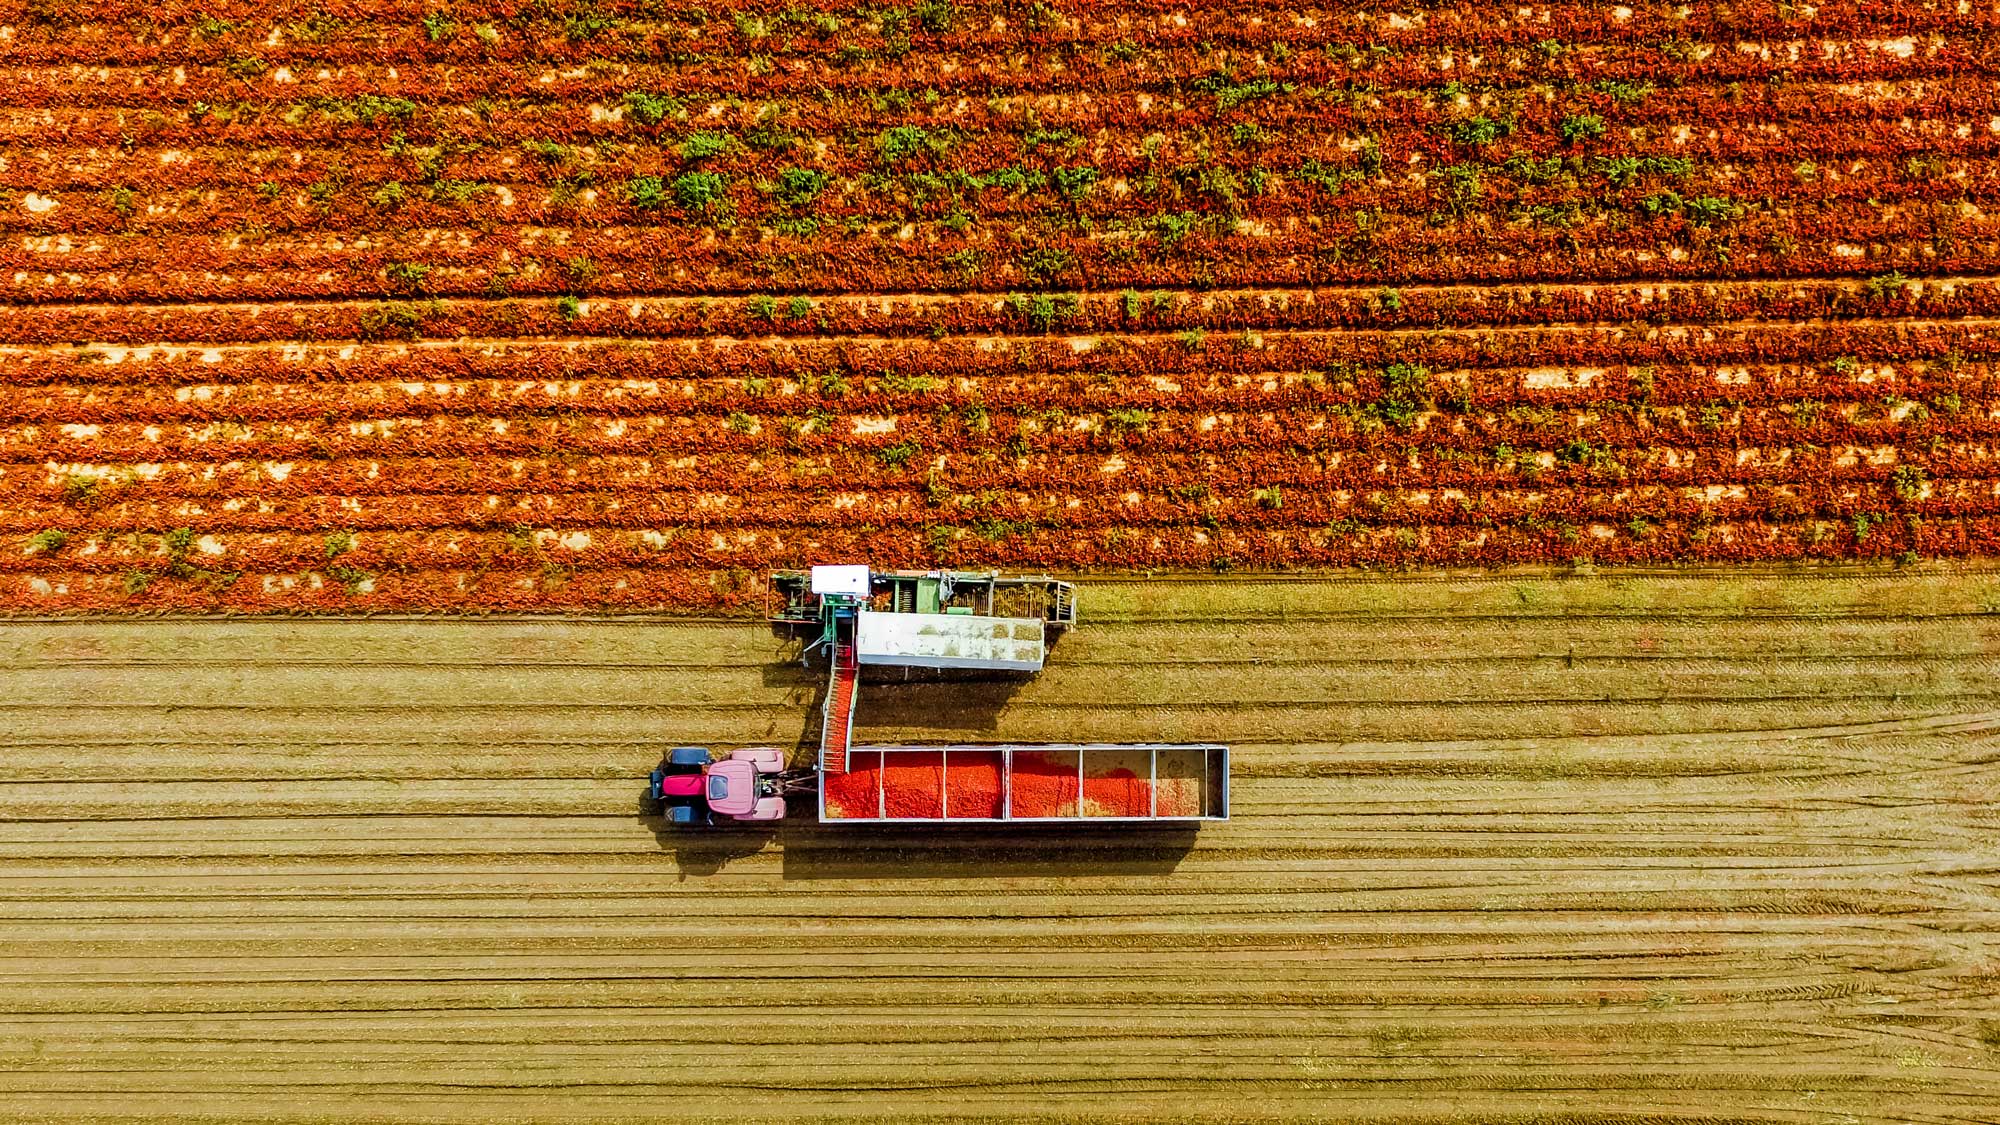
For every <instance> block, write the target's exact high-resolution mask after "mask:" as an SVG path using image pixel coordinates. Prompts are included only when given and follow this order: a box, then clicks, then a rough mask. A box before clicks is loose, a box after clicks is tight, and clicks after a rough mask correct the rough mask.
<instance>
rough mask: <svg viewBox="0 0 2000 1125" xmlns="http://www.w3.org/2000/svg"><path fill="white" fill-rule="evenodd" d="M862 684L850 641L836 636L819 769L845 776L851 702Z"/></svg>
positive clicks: (850, 722) (820, 747)
mask: <svg viewBox="0 0 2000 1125" xmlns="http://www.w3.org/2000/svg"><path fill="white" fill-rule="evenodd" d="M860 681H861V663H860V657H859V654H858V653H857V652H856V651H855V648H854V644H853V642H852V640H851V639H846V638H841V637H838V636H836V637H835V638H834V643H833V677H832V681H831V682H830V683H829V684H828V686H827V691H826V714H825V716H824V718H823V719H822V721H821V724H820V732H819V754H820V768H821V769H823V770H825V771H826V772H827V773H846V772H847V744H848V741H849V739H850V738H851V737H852V733H853V730H854V698H855V696H856V694H857V691H856V689H857V688H858V687H859V686H860Z"/></svg>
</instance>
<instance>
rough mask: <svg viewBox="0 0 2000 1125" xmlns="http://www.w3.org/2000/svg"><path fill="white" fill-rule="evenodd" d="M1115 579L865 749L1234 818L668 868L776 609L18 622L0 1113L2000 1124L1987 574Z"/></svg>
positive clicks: (968, 833)
mask: <svg viewBox="0 0 2000 1125" xmlns="http://www.w3.org/2000/svg"><path fill="white" fill-rule="evenodd" d="M1084 595H1085V599H1086V600H1085V602H1084V616H1085V620H1086V622H1087V625H1086V627H1084V628H1083V629H1081V630H1079V631H1078V632H1076V633H1075V634H1073V635H1071V636H1069V637H1067V638H1066V639H1064V640H1063V641H1062V642H1061V643H1060V644H1059V645H1058V646H1057V648H1056V650H1055V653H1054V655H1053V658H1052V660H1051V662H1050V665H1049V669H1048V671H1047V672H1046V673H1045V674H1044V675H1043V676H1042V677H1041V678H1039V679H1037V680H1035V681H1034V682H1032V683H1028V684H1024V685H1019V686H1017V687H1015V688H1013V689H1012V690H1005V689H1002V688H1000V687H997V686H993V687H981V688H977V689H972V690H963V691H959V690H952V689H945V688H941V687H939V686H938V685H930V684H917V685H911V686H908V687H904V686H900V685H899V686H894V687H876V688H873V689H864V695H863V698H862V704H861V709H860V723H861V731H862V734H863V735H864V736H865V737H868V738H884V739H887V738H897V739H900V738H913V739H914V738H926V737H928V738H949V739H952V740H955V741H989V740H993V741H997V740H1018V741H1036V740H1041V739H1045V738H1048V737H1050V736H1051V735H1055V734H1060V735H1063V736H1074V735H1076V734H1078V733H1079V732H1089V733H1090V734H1091V735H1093V736H1101V737H1104V738H1110V739H1133V738H1162V739H1216V740H1221V741H1228V742H1231V743H1233V744H1234V747H1235V757H1234V760H1235V765H1236V778H1235V785H1234V812H1235V818H1234V819H1233V820H1231V821H1230V822H1229V823H1227V824H1223V825H1214V826H1210V827H1208V828H1205V829H1204V830H1202V831H1201V832H1200V833H1199V835H1193V834H1163V833H1157V832H1136V833H1135V832H1130V831H1109V832H1104V831H1100V832H1085V831H1081V830H1061V831H1056V832H1044V831H1029V830H1022V829H1018V828H1017V829H1008V830H1005V831H997V832H996V831H994V830H972V829H955V830H954V829H949V828H943V827H940V828H937V829H933V830H930V831H926V832H916V831H908V830H885V829H870V828H867V827H866V826H853V827H842V826H833V827H825V828H820V827H815V826H812V825H807V824H788V825H785V826H784V827H782V828H781V829H779V830H777V831H775V832H770V833H753V832H749V831H727V832H722V833H720V834H717V835H713V836H702V837H698V838H693V839H684V838H682V837H679V836H675V835H672V834H671V833H668V832H667V831H665V830H664V829H663V828H662V826H661V825H659V824H658V823H657V822H655V821H651V820H648V819H645V818H642V817H640V816H639V815H638V800H637V798H638V792H639V788H640V784H641V779H642V777H643V775H644V773H645V771H646V769H647V768H649V767H650V766H651V764H652V763H653V762H654V761H656V760H657V759H658V757H659V755H660V752H661V748H662V746H663V745H666V744H670V743H678V742H713V743H735V742H749V741H755V742H778V743H783V744H791V743H792V742H793V741H794V740H795V739H796V738H797V737H798V735H799V733H800V732H801V731H804V730H807V729H808V728H810V727H812V725H813V724H812V721H811V716H810V714H809V706H810V703H811V699H812V695H813V691H814V688H815V681H814V680H813V679H812V678H811V677H809V676H807V675H806V674H805V673H803V672H802V671H800V670H798V669H797V668H796V667H795V666H792V665H789V664H785V663H782V661H783V659H784V654H783V653H782V652H781V650H780V647H779V645H778V643H777V642H776V641H775V640H774V639H773V638H772V637H770V636H769V635H768V634H767V633H765V632H763V631H762V630H761V629H758V628H756V627H752V626H750V625H746V624H742V623H713V622H692V621H664V622H662V621H637V620H631V621H611V620H605V621H584V622H578V621H556V620H501V619H486V620H470V621H466V620H461V621H398V620H371V621H342V620H333V619H317V620H294V621H260V622H248V621H220V620H204V621H68V622H46V621H44V622H34V621H17V622H12V623H8V624H5V625H0V716H4V717H0V814H4V820H0V1106H4V1109H0V1115H4V1116H6V1117H9V1118H13V1119H20V1118H36V1117H42V1116H46V1117H51V1118H53V1117H63V1118H72V1119H73V1118H105V1119H109V1118H117V1117H126V1118H132V1119H141V1118H143V1119H148V1120H157V1119H159V1118H160V1117H162V1116H164V1115H169V1114H185V1115H201V1116H205V1117H213V1118H230V1117H239V1116H246V1115H259V1116H270V1117H286V1118H299V1119H314V1120H324V1121H334V1120H339V1121H349V1120H357V1119H367V1118H371V1117H390V1116H417V1115H421V1116H423V1117H426V1118H434V1119H438V1120H446V1121H466V1122H473V1121H480V1122H485V1121H495V1120H515V1119H521V1118H526V1117H550V1118H593V1117H601V1118H624V1119H641V1118H644V1119H659V1118H660V1117H661V1116H663V1115H672V1116H676V1117H694V1118H701V1117H709V1116H712V1117H715V1118H717V1119H721V1118H730V1119H736V1118H738V1117H741V1116H748V1117H750V1118H779V1117H783V1118H788V1119H799V1118H817V1117H850V1118H868V1119H878V1118H882V1117H885V1116H892V1113H891V1110H892V1109H893V1110H894V1111H895V1114H907V1115H928V1116H933V1117H951V1116H960V1115H962V1116H967V1117H981V1116H987V1117H997V1116H1016V1115H1022V1114H1028V1113H1047V1112H1062V1113H1068V1114H1070V1115H1072V1117H1073V1118H1075V1119H1079V1120H1082V1119H1089V1118H1093V1117H1098V1116H1111V1115H1123V1116H1128V1117H1149V1118H1155V1119H1158V1120H1162V1121H1170V1120H1187V1119H1191V1118H1208V1119H1221V1118H1228V1119H1232V1120H1244V1119H1261V1118H1271V1119H1308V1118H1310V1119H1316V1120H1326V1119H1341V1120H1347V1119H1369V1120H1388V1119H1394V1120H1408V1121H1415V1120H1420V1119H1421V1120H1432V1121H1434V1120H1442V1119H1452V1120H1463V1121H1475V1120H1476V1121H1491V1120H1508V1119H1516V1118H1524V1117H1526V1116H1527V1115H1532V1114H1540V1115H1544V1116H1543V1117H1540V1118H1537V1120H1552V1119H1558V1118H1559V1119H1561V1120H1565V1121H1616V1120H1630V1119H1637V1118H1644V1119H1646V1120H1662V1119H1670V1118H1671V1119H1681V1118H1686V1119H1691V1120H1701V1121H1741V1120H1756V1121H1772V1122H1799V1123H1804V1122H1822V1121H1864V1122H1908V1121H1927V1122H1990V1121H1993V1120H1995V1118H1996V1100H1995V1096H1994V1091H1995V1090H1996V1089H2000V1015H1997V1014H1996V1009H1995V993H1996V988H1995V979H1996V965H2000V937H1996V932H1995V931H1996V927H2000V879H1996V875H1995V866H1994V858H1993V857H1994V855H1995V843H1994V841H1995V839H1996V838H2000V836H1997V835H1996V834H1997V833H2000V814H1996V811H1995V808H1994V805H1993V797H1994V793H1995V792H1996V788H2000V786H1996V781H2000V777H1996V773H1995V768H1996V767H1995V751H1994V746H1995V733H1994V732H1995V729H1996V725H2000V676H1996V673H1997V672H2000V574H1995V573H1991V572H1980V571H1972V572H1964V573H1958V574H1949V575H1939V574H1932V575H1918V574H1907V573H1905V574H1900V575H1887V574H1876V575H1865V576H1864V575H1853V574H1847V575H1839V576H1835V575H1820V576H1804V577H1800V576H1765V577H1745V576H1741V575H1738V576H1696V575H1689V576H1680V577H1661V576H1652V577H1643V576H1623V577H1618V578H1615V579H1614V578H1588V577H1576V578H1564V579H1547V578H1518V579H1508V578H1487V579H1428V578H1423V577H1417V578H1412V579H1408V580H1405V581H1399V582H1348V583H1329V582H1296V581H1276V580H1272V581H1266V580H1245V581H1241V582H1235V583H1227V584H1219V583H1201V582H1177V583H1142V582H1137V581H1133V582H1106V581H1099V582H1093V583H1091V584H1089V585H1088V586H1086V587H1085V590H1084ZM1218 623H1220V624H1218Z"/></svg>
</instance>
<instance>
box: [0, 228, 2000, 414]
mask: <svg viewBox="0 0 2000 1125" xmlns="http://www.w3.org/2000/svg"><path fill="white" fill-rule="evenodd" d="M562 252H563V251H562V250H560V249H559V250H556V251H555V252H554V254H553V255H552V256H559V255H560V254H561V253H562ZM552 305H553V302H548V303H529V302H525V301H496V300H490V299H484V300H462V299H424V300H412V299H406V300H402V301H393V302H365V303H364V302H355V303H340V304H336V303H327V302H315V303H311V304H300V305H295V306H289V307H287V306H283V305H280V306H278V307H275V308H274V307H271V306H256V305H233V306H232V305H216V306H206V307H202V308H199V309H190V308H186V307H184V306H180V305H164V306H147V305H144V304H123V305H101V306H84V307H77V306H57V307H52V308H36V307H28V306H12V307H6V308H0V324H5V325H6V327H7V332H6V333H5V335H6V337H7V338H8V339H9V340H10V342H12V343H14V344H17V345H19V344H28V343H32V342H36V341H38V340H39V341H44V342H58V341H59V342H63V343H68V342H71V341H77V340H91V341H98V342H100V345H101V346H98V345H80V346H77V347H74V348H53V349H48V350H41V349H33V348H25V347H17V348H14V349H12V350H9V351H6V352H4V353H0V355H4V358H5V360H6V362H5V363H4V364H0V383H4V384H13V385H27V384H34V383H46V382H63V381H74V382H78V383H94V382H138V381H146V380H156V381H157V380H169V379H171V380H176V381H200V382H225V383H227V382H241V381H245V380H246V379H250V378H258V377H262V378H280V379H291V378H298V377H301V376H300V374H298V373H301V372H303V373H306V374H305V377H309V378H311V379H313V380H315V381H337V380H364V379H383V380H390V381H410V380H411V379H412V378H414V379H416V380H417V381H426V380H427V379H428V378H429V377H428V376H425V375H424V374H423V373H422V372H423V371H429V372H432V373H434V374H435V375H436V376H438V377H446V376H449V377H453V378H472V377H491V378H529V379H538V378H565V379H572V378H583V377H597V378H617V379H632V378H648V379H652V378H661V377H677V376H680V377H684V376H686V375H688V374H690V371H691V369H692V371H693V372H695V373H698V374H699V375H701V376H704V377H707V376H713V375H732V374H738V373H754V374H761V375H767V376H769V375H783V374H786V373H787V372H786V371H785V369H786V368H787V367H788V366H789V367H791V368H795V369H797V370H801V371H804V370H810V371H812V372H813V373H815V374H822V373H825V372H826V371H828V370H832V371H839V372H844V373H852V374H875V373H878V372H879V370H880V369H881V368H883V367H891V368H898V369H902V368H916V369H920V370H922V371H925V372H927V373H930V374H933V375H939V376H948V375H953V374H957V373H960V372H962V371H963V372H967V373H977V374H997V373H1000V371H1001V370H1002V368H1003V367H1004V366H1005V365H1007V364H1012V365H1013V366H1015V367H1033V368H1035V369H1037V370H1046V371H1051V372H1065V371H1090V372H1100V371H1104V370H1107V368H1106V367H1104V366H1103V364H1105V363H1106V362H1109V363H1110V364H1111V366H1110V367H1109V368H1108V370H1112V371H1124V370H1137V369H1135V368H1133V367H1132V366H1131V365H1132V364H1135V363H1143V364H1144V368H1143V370H1144V371H1145V372H1162V373H1174V374H1177V375H1186V374H1188V373H1192V372H1199V371H1214V372H1221V373H1228V372H1243V371H1250V372H1256V371H1261V370H1282V369H1283V367H1284V365H1285V364H1287V363H1291V364H1294V365H1296V366H1298V367H1301V368H1303V367H1310V366H1312V365H1313V364H1316V363H1330V362H1335V361H1338V360H1343V359H1346V360H1361V359H1364V358H1372V357H1386V358H1406V359H1410V360H1413V361H1420V362H1426V363H1431V364H1432V365H1433V366H1436V365H1439V364H1445V363H1451V364H1458V365H1479V366H1486V365H1488V364H1504V363H1506V362H1508V361H1507V360H1505V359H1501V358H1497V357H1500V356H1503V355H1506V354H1508V353H1510V352H1512V351H1514V350H1515V349H1516V348H1525V349H1527V352H1528V355H1527V356H1526V357H1525V364H1524V365H1527V366H1543V363H1542V362H1541V359H1542V357H1543V356H1545V355H1546V354H1548V352H1549V351H1550V349H1552V348H1553V349H1556V350H1562V351H1571V350H1574V349H1577V348H1579V347H1583V348H1586V349H1588V348H1591V347H1605V348H1606V350H1605V351H1604V352H1603V353H1602V354H1600V355H1597V356H1596V357H1595V358H1600V359H1603V360H1605V361H1606V362H1609V363H1613V364H1615V363H1618V362H1620V361H1621V358H1627V357H1629V359H1631V360H1632V361H1635V362H1651V361H1656V360H1662V359H1664V358H1665V356H1664V355H1663V354H1662V352H1661V351H1660V350H1659V349H1660V348H1662V347H1665V348H1668V349H1671V348H1673V347H1674V346H1676V345H1680V344H1689V345H1696V346H1699V347H1700V348H1701V349H1702V351H1703V353H1704V355H1707V356H1713V357H1716V358H1739V359H1744V360H1755V359H1757V358H1758V357H1760V356H1771V357H1772V358H1780V357H1779V356H1777V355H1776V353H1774V352H1772V350H1771V349H1772V348H1773V347H1774V346H1776V345H1777V344H1778V343H1780V342H1783V341H1796V342H1797V349H1798V350H1797V351H1796V352H1795V353H1793V355H1795V356H1796V358H1798V359H1801V360H1806V361H1811V360H1819V361H1821V362H1830V361H1831V358H1832V357H1837V356H1840V355H1874V354H1919V355H1921V354H1942V352H1932V351H1929V350H1927V349H1925V348H1922V347H1918V348H1917V349H1916V351H1914V352H1912V351H1911V348H1912V347H1913V342H1912V340H1913V337H1919V336H1924V335H1933V334H1935V335H1939V336H1941V337H1943V338H1944V339H1942V340H1941V341H1940V343H1942V344H1943V345H1944V347H1945V348H1946V349H1947V350H1949V349H1957V350H1961V351H1965V350H1980V347H1981V346H1980V345H1979V344H1978V341H1979V339H1980V336H1979V334H1980V333H1988V332H1990V331H1991V329H1992V324H1991V321H1992V320H1993V319H1994V318H1995V317H1996V316H2000V285H1996V283H1995V282H1994V281H1993V280H1992V279H1991V278H1986V277H1965V276H1960V277H1948V278H1932V279H1928V280H1921V281H1919V280H1912V279H1909V278H1894V277H1878V278H1871V279H1867V280H1864V281H1849V280H1834V279H1823V278H1787V279H1783V280H1781V281H1748V282H1746V281H1729V280H1720V279H1710V280H1703V281H1646V282H1605V283H1585V284H1576V283H1549V284H1536V285H1491V286H1430V285H1411V286H1396V287H1393V288H1387V287H1382V286H1365V287H1341V288H1313V289H1306V288H1265V289H1214V290H1205V291H1188V290H1185V289H1145V290H1141V289H1137V288H1134V289H1130V290H1124V291H1112V292H1103V291H1099V292H1088V291H1081V292H1075V291H1073V292H1067V293H1042V294H1021V293H1014V294H1003V293H993V292H985V293H977V292H974V293H957V294H913V293H908V292H902V293H888V292H877V293H869V294H813V295H810V296H808V295H804V294H793V295H789V296H787V295H785V294H782V293H773V292H765V293H754V294H747V295H743V296H738V297H734V298H703V297H656V296H646V297H637V298H631V299H619V300H616V301H601V300H591V301H589V302H581V301H580V302H578V305H577V307H576V308H575V309H574V310H572V314H573V315H566V314H564V313H562V312H559V311H557V310H556V309H554V308H553V307H552ZM392 313H401V314H407V315H408V320H407V322H406V321H403V320H400V319H392V318H391V314H392ZM1891 318H1894V319H1891ZM1758 321H1761V322H1765V323H1762V324H1757V325H1746V324H1744V323H1742V322H1758ZM177 322H178V323H177ZM183 325H184V326H185V327H186V330H187V332H188V334H185V335H183V334H179V333H177V332H176V331H175V329H176V327H180V326H183ZM197 326H201V327H203V328H205V330H200V331H196V330H195V329H196V328H197ZM1327 329H1347V330H1350V333H1349V334H1344V335H1329V334H1328V333H1327V332H1325V331H1324V330H1327ZM287 330H296V333H295V334H294V335H291V336H286V335H284V334H283V333H285V332H286V331H287ZM1410 330H1422V332H1423V335H1422V336H1421V337H1420V338H1418V337H1414V336H1413V335H1412V333H1411V331H1410ZM1187 332H1200V333H1203V335H1202V336H1201V337H1199V339H1196V338H1193V337H1183V336H1181V335H1179V334H1181V333H1187ZM618 334H629V335H631V336H633V337H636V338H635V339H628V340H604V339H576V340H571V341H569V342H565V343H551V342H549V341H546V340H537V339H534V337H538V336H583V337H589V336H603V335H618ZM1168 334H1172V341H1171V342H1173V343H1176V344H1178V345H1179V346H1178V347H1175V348H1168V347H1163V346H1162V345H1163V344H1165V343H1167V342H1169V339H1168ZM1211 334H1212V335H1211ZM1246 334H1247V335H1246ZM369 335H373V336H384V335H389V336H397V337H404V336H411V337H414V336H419V335H428V336H434V337H438V338H439V339H437V340H436V341H433V342H424V343H414V342H412V343H403V342H388V343H356V342H353V341H355V339H356V338H357V337H361V336H369ZM1607 336H1608V337H1609V340H1610V341H1611V343H1610V344H1605V343H1602V342H1601V341H1604V340H1605V339H1606V337H1607ZM134 337H136V338H137V339H136V340H134ZM462 337H472V338H475V339H477V340H478V341H479V342H477V343H471V344H467V343H462V342H458V339H459V338H462ZM966 337H972V338H970V339H967V338H966ZM315 338H317V340H319V341H346V342H312V341H313V340H314V339H315ZM1566 338H1568V339H1569V340H1570V342H1568V343H1563V344H1558V343H1556V341H1557V340H1561V339H1566ZM175 340H181V341H184V342H185V341H198V342H199V344H198V346H197V345H196V344H193V343H183V344H182V345H180V346H175V345H174V344H172V343H169V342H170V341H175ZM120 341H133V345H134V346H114V345H117V344H118V342H120ZM259 341H270V342H272V343H276V342H277V341H284V343H283V345H282V346H271V343H259ZM1197 343H1199V344H1200V346H1194V345H1195V344H1197ZM1969 344H1970V345H1971V346H1970V347H1968V345H1969ZM1732 346H1737V347H1742V348H1744V349H1745V350H1743V351H1741V352H1738V353H1733V354H1731V353H1729V352H1728V349H1729V348H1730V347H1732ZM996 350H1000V351H1002V352H1003V354H1001V355H997V356H996V355H995V354H994V353H995V352H996ZM1815 351H1817V352H1818V353H1819V354H1817V355H1815V354H1814V352H1815ZM1128 357H1129V358H1128ZM1453 357H1456V358H1453ZM1689 358H1693V357H1692V356H1690V357H1689ZM419 369H422V370H421V371H420V370H419Z"/></svg>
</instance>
